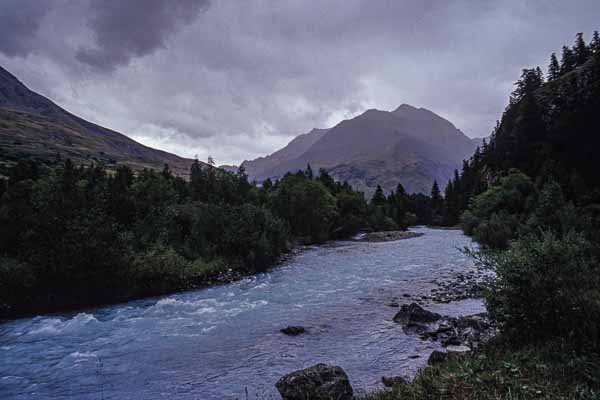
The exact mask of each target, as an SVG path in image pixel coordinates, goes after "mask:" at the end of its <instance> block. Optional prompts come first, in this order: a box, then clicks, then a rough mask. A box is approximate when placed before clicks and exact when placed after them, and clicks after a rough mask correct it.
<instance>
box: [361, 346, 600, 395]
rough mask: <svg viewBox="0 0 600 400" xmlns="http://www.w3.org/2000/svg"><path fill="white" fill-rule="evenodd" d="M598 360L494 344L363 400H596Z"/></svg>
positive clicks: (561, 350)
mask: <svg viewBox="0 0 600 400" xmlns="http://www.w3.org/2000/svg"><path fill="white" fill-rule="evenodd" d="M599 362H600V360H599V359H598V357H597V356H596V355H594V354H576V353H574V352H573V350H572V349H571V348H570V347H569V346H568V345H566V344H565V343H564V342H562V341H558V342H551V343H548V344H545V345H542V346H528V347H524V348H521V349H519V350H515V349H514V348H513V347H512V346H507V345H506V344H504V343H492V344H490V345H488V346H485V347H484V348H483V350H481V351H479V352H477V353H475V354H465V355H462V356H459V355H456V356H455V357H451V358H450V360H449V361H447V362H444V363H441V364H436V365H434V366H428V367H427V368H425V369H423V370H421V371H420V372H419V373H418V374H417V376H416V378H415V379H414V380H413V381H412V382H410V383H405V384H399V385H396V386H395V387H394V388H392V390H389V391H382V392H377V393H374V394H370V395H367V396H363V397H359V399H362V400H404V399H411V400H432V399H436V400H437V399H448V400H450V399H453V400H465V399H468V400H499V399H505V400H514V399H547V400H559V399H560V400H562V399H589V400H592V399H597V398H598V395H599V394H600V374H599V373H598V369H597V366H598V363H599Z"/></svg>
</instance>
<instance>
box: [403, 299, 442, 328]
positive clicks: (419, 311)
mask: <svg viewBox="0 0 600 400" xmlns="http://www.w3.org/2000/svg"><path fill="white" fill-rule="evenodd" d="M441 317H442V316H441V315H440V314H437V313H434V312H431V311H427V310H425V309H424V308H423V307H421V306H420V305H418V304H417V303H411V304H404V305H402V307H401V308H400V311H398V313H397V314H396V315H395V316H394V322H398V323H401V324H404V325H412V324H421V323H429V322H435V321H437V320H439V319H440V318H441Z"/></svg>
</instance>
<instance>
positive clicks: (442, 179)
mask: <svg viewBox="0 0 600 400" xmlns="http://www.w3.org/2000/svg"><path fill="white" fill-rule="evenodd" d="M475 147H476V144H475V142H473V141H472V140H471V139H469V138H468V137H467V136H465V135H464V134H463V133H462V132H461V131H460V130H458V129H457V128H456V127H455V126H454V125H453V124H452V123H451V122H449V121H448V120H446V119H444V118H442V117H440V116H439V115H437V114H435V113H433V112H432V111H429V110H427V109H424V108H415V107H413V106H410V105H408V104H403V105H401V106H400V107H398V108H397V109H395V110H394V111H391V112H388V111H380V110H375V109H371V110H368V111H366V112H364V113H363V114H361V115H359V116H357V117H355V118H352V119H350V120H345V121H342V122H340V123H339V124H337V125H336V126H334V127H332V128H330V129H318V130H317V129H314V130H312V131H311V132H309V133H307V134H304V135H300V136H298V137H296V138H295V139H294V140H292V141H291V142H290V143H289V144H288V145H287V146H286V147H284V148H283V149H281V150H279V151H277V152H275V153H273V154H271V155H269V156H266V157H261V158H258V159H256V160H253V161H245V162H244V163H242V165H243V166H244V168H245V169H246V172H247V173H248V175H249V177H250V179H253V180H256V181H263V180H265V179H267V178H271V179H277V178H280V177H281V176H283V175H284V174H285V173H287V172H295V171H297V170H299V169H304V168H306V166H307V164H310V165H311V167H312V168H313V170H315V171H316V170H317V169H319V168H324V169H325V170H327V171H328V172H329V173H330V174H331V175H332V176H333V177H334V178H335V179H337V180H343V181H348V183H350V184H352V186H354V187H356V188H358V189H359V190H362V191H364V192H365V193H366V194H367V195H370V194H371V193H372V192H373V191H374V190H375V188H376V187H377V185H378V184H380V185H381V186H382V187H383V188H384V190H386V191H388V192H389V191H391V190H394V189H395V188H396V186H397V184H398V183H402V185H403V186H404V187H405V189H406V190H407V191H409V192H428V191H429V190H430V189H431V185H432V184H433V181H434V180H437V181H438V182H439V183H440V185H442V186H443V185H444V184H445V183H446V182H447V181H448V179H449V178H450V177H452V175H453V173H454V169H455V168H460V166H461V164H462V160H463V159H464V158H467V157H468V156H470V155H471V154H472V153H473V150H474V149H475Z"/></svg>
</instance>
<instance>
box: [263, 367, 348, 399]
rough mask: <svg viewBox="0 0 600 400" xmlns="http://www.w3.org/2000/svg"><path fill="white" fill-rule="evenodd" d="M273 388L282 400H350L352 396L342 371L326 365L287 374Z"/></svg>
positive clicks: (346, 377)
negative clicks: (275, 388)
mask: <svg viewBox="0 0 600 400" xmlns="http://www.w3.org/2000/svg"><path fill="white" fill-rule="evenodd" d="M275 387H277V390H278V391H279V393H280V394H281V397H282V398H283V400H351V399H352V396H353V391H352V386H350V381H349V380H348V375H346V373H345V372H344V370H343V369H342V368H340V367H337V366H332V365H327V364H317V365H315V366H313V367H310V368H306V369H302V370H300V371H295V372H292V373H290V374H287V375H285V376H283V377H282V378H281V379H279V380H278V381H277V383H276V384H275Z"/></svg>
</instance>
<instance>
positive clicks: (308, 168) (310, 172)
mask: <svg viewBox="0 0 600 400" xmlns="http://www.w3.org/2000/svg"><path fill="white" fill-rule="evenodd" d="M313 176H314V174H313V170H312V168H311V166H310V163H308V164H306V177H307V178H308V179H312V178H313Z"/></svg>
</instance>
